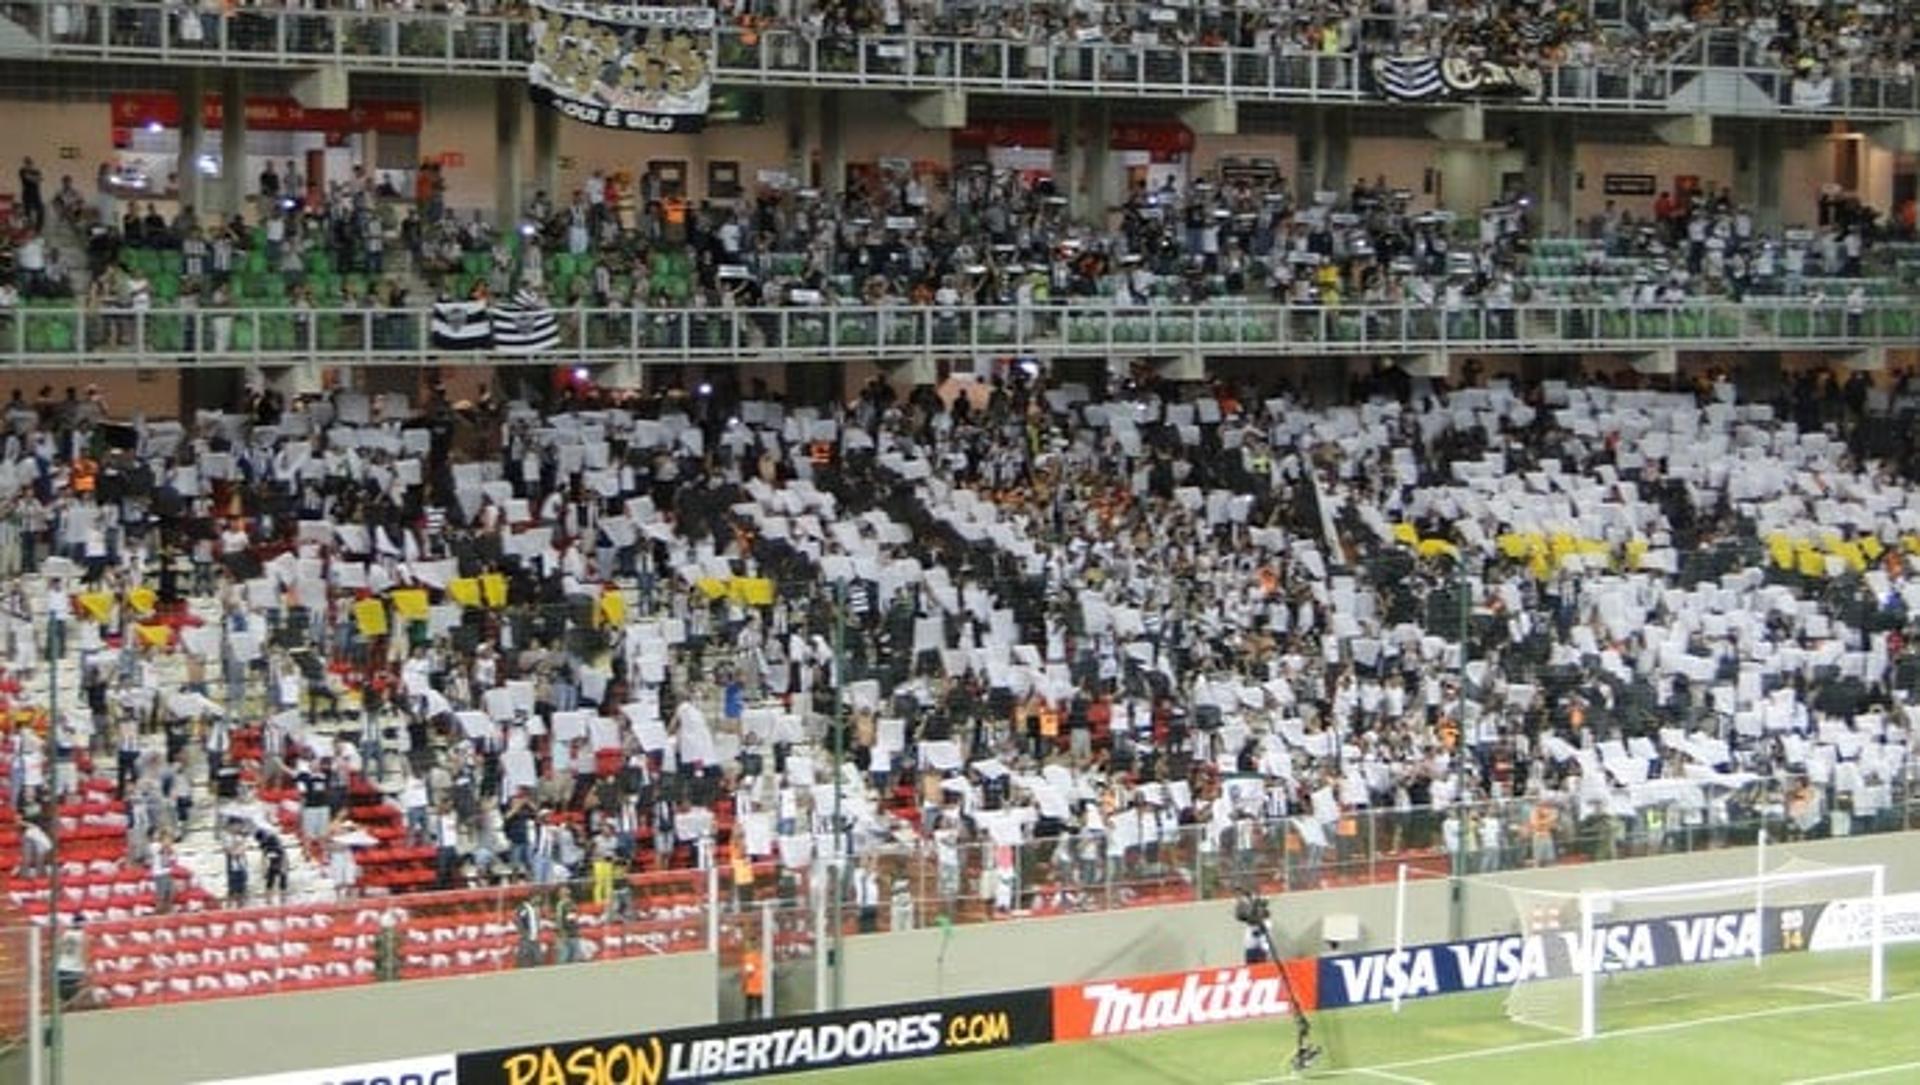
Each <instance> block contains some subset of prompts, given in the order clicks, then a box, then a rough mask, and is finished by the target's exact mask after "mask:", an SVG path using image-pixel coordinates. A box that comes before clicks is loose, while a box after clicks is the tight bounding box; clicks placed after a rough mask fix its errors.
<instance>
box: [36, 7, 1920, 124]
mask: <svg viewBox="0 0 1920 1085" xmlns="http://www.w3.org/2000/svg"><path fill="white" fill-rule="evenodd" d="M8 11H9V12H10V14H11V17H12V18H13V19H14V20H15V21H16V22H18V23H19V24H20V25H21V26H22V27H23V28H24V29H25V30H26V31H27V33H28V34H29V35H30V36H31V37H32V38H33V39H35V40H36V41H37V42H38V43H39V48H38V52H37V54H36V55H38V56H40V57H42V58H45V59H69V58H83V57H95V58H110V59H115V60H140V61H153V62H159V63H166V64H192V65H220V66H240V67H285V66H295V67H298V66H313V65H315V64H323V63H324V64H340V65H344V66H347V67H350V68H355V69H363V70H372V71H416V72H455V73H463V74H469V75H519V74H521V73H522V72H524V70H525V66H526V63H527V61H528V59H529V56H530V47H529V45H528V39H527V33H526V22H525V20H524V19H520V18H480V17H474V16H465V15H462V16H452V15H447V14H442V13H432V12H354V11H312V10H304V9H295V10H278V9H273V8H250V9H245V10H241V11H237V12H234V13H232V14H230V15H229V14H220V13H214V12H206V11H201V10H198V9H194V8H189V9H186V10H182V9H179V8H167V7H161V6H159V5H154V4H133V3H115V2H104V0H78V2H73V3H63V2H62V3H57V2H55V0H27V2H16V3H14V4H12V5H10V6H9V7H8ZM712 34H713V45H712V54H711V55H712V56H713V57H714V59H715V65H714V73H715V77H716V79H718V80H719V81H720V82H722V83H726V84H735V85H744V86H754V85H762V86H815V87H849V88H851V87H868V88H874V89H887V90H980V91H995V92H1007V93H1020V94H1035V95H1057V94H1076V95H1086V96H1098V97H1109V98H1111V97H1121V98H1142V97H1151V98H1169V97H1173V98H1227V97H1230V98H1233V99H1235V100H1237V101H1246V102H1261V101H1287V102H1313V101H1318V102H1329V103H1352V102H1362V101H1371V100H1377V99H1375V98H1374V96H1373V95H1372V94H1370V93H1369V92H1368V91H1367V90H1365V89H1363V88H1364V85H1365V84H1364V81H1363V78H1362V76H1363V71H1362V66H1363V64H1365V63H1366V59H1365V57H1363V56H1362V55H1361V54H1358V53H1351V52H1349V53H1331V54H1328V53H1309V52H1305V51H1299V52H1293V51H1287V50H1282V51H1279V52H1275V51H1273V50H1269V49H1255V48H1207V47H1198V46H1177V47H1176V46H1164V45H1154V44H1115V43H1109V42H1034V43H1029V42H1017V41H1002V40H990V39H981V38H964V37H919V36H887V35H867V34H863V35H860V36H858V37H814V36H810V35H807V34H804V33H801V32H798V31H793V30H777V29H774V30H759V31H745V30H742V29H740V28H737V27H731V26H720V27H717V28H715V29H714V30H713V31H712ZM1715 59H1724V57H1723V55H1722V53H1720V52H1713V51H1709V50H1708V49H1707V48H1706V47H1705V46H1704V45H1702V46H1701V47H1700V48H1699V49H1698V50H1696V51H1695V53H1694V54H1691V55H1688V56H1687V57H1686V58H1685V62H1667V63H1647V62H1636V63H1631V64H1628V63H1617V64H1616V63H1604V64H1594V65H1583V66H1571V65H1568V66H1558V67H1549V68H1546V69H1544V70H1543V73H1542V74H1543V77H1544V83H1545V93H1544V95H1543V96H1542V98H1540V99H1538V100H1527V101H1521V100H1519V99H1511V100H1502V102H1501V104H1502V105H1503V107H1513V108H1551V109H1580V110H1595V111H1609V112H1621V111H1625V112H1649V113H1676V112H1696V111H1706V112H1710V113H1716V114H1739V115H1762V116H1764V115H1773V114H1796V115H1807V116H1856V117H1857V116H1888V117H1895V116H1905V115H1909V114H1911V113H1912V112H1913V111H1914V110H1915V109H1916V108H1920V92H1917V90H1916V86H1915V83H1914V81H1912V80H1909V79H1899V78H1894V77H1883V76H1875V75H1855V76H1837V77H1835V79H1834V80H1833V82H1832V83H1831V89H1830V92H1828V93H1827V94H1825V95H1824V96H1822V97H1821V98H1819V99H1818V100H1806V99H1805V98H1804V97H1801V98H1797V97H1796V95H1795V93H1794V85H1793V84H1794V79H1793V76H1792V74H1791V73H1790V72H1788V71H1787V70H1785V69H1784V68H1781V67H1779V66H1768V65H1763V64H1753V63H1748V64H1744V65H1741V66H1726V65H1719V64H1713V63H1710V62H1711V61H1713V60H1715ZM1741 59H1743V60H1749V61H1751V60H1752V59H1753V58H1750V57H1743V58H1741Z"/></svg>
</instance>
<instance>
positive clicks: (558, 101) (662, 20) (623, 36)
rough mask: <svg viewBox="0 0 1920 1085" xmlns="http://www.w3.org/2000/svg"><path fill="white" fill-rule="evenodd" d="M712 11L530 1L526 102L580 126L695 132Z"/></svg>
mask: <svg viewBox="0 0 1920 1085" xmlns="http://www.w3.org/2000/svg"><path fill="white" fill-rule="evenodd" d="M712 31H713V9H712V8H709V7H701V8H694V7H610V6H591V7H590V6H588V5H586V4H579V3H566V2H563V0H534V4H533V24H532V37H533V61H532V62H531V63H529V64H528V65H527V89H528V93H529V94H530V95H531V96H532V98H533V100H534V101H535V102H536V103H538V104H540V105H544V106H548V107H550V108H553V109H557V110H559V111H560V112H562V113H564V114H566V115H567V116H569V117H572V118H573V119H574V120H577V121H580V122H582V123H584V124H592V125H596V126H598V127H601V128H617V129H621V130H623V131H632V132H697V131H699V130H700V129H701V127H702V126H703V125H705V123H706V117H707V103H708V99H709V97H710V96H711V94H712V91H713V56H712V51H713V34H712Z"/></svg>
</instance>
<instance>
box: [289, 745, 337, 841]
mask: <svg viewBox="0 0 1920 1085" xmlns="http://www.w3.org/2000/svg"><path fill="white" fill-rule="evenodd" d="M327 775H328V773H327V767H326V765H325V764H324V763H322V764H320V765H317V766H316V765H311V764H308V763H306V762H302V763H301V765H300V768H299V769H298V770H297V771H296V772H295V773H294V777H293V779H294V786H295V787H296V788H298V789H299V791H300V836H301V838H302V839H304V840H306V841H308V842H309V843H312V842H314V841H318V840H320V839H321V838H322V837H325V836H326V835H327V828H328V826H330V825H332V824H333V812H332V808H331V806H330V804H329V803H328V801H327V799H328V796H327Z"/></svg>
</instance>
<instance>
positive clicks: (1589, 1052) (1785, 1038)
mask: <svg viewBox="0 0 1920 1085" xmlns="http://www.w3.org/2000/svg"><path fill="white" fill-rule="evenodd" d="M1832 958H1838V960H1834V959H1832ZM1600 982H1601V984H1602V986H1601V988H1600V991H1599V995H1598V999H1597V1005H1598V1019H1599V1031H1600V1034H1599V1036H1598V1037H1597V1038H1596V1039H1594V1040H1591V1041H1581V1040H1579V1039H1577V1038H1575V1037H1573V1036H1570V1035H1567V1034H1565V1033H1561V1032H1556V1031H1554V1030H1552V1029H1548V1028H1544V1027H1541V1026H1537V1025H1528V1024H1521V1023H1518V1022H1516V1021H1514V1020H1512V1019H1511V1018H1510V1017H1509V1016H1508V1013H1507V1009H1506V1003H1507V992H1505V991H1488V992H1480V993H1476V994H1464V995H1447V996H1441V997H1437V998H1430V999H1423V1000H1419V1001H1412V1002H1407V1003H1405V1004H1403V1005H1402V1007H1401V1009H1400V1012H1399V1013H1398V1014H1395V1013H1393V1012H1392V1010H1391V1008H1389V1007H1386V1006H1368V1007H1362V1008H1357V1009H1343V1010H1331V1011H1328V1012H1326V1013H1321V1014H1315V1015H1314V1018H1313V1024H1314V1036H1315V1039H1316V1041H1317V1042H1318V1043H1319V1044H1321V1046H1323V1047H1324V1048H1325V1049H1326V1055H1325V1057H1324V1058H1322V1059H1321V1061H1320V1062H1319V1064H1318V1065H1316V1066H1315V1067H1314V1068H1313V1069H1312V1070H1309V1071H1308V1072H1306V1073H1305V1074H1296V1073H1294V1072H1293V1071H1292V1070H1291V1069H1289V1067H1288V1059H1289V1057H1290V1056H1291V1055H1292V1053H1293V1025H1292V1023H1291V1022H1289V1021H1286V1020H1263V1021H1255V1022H1247V1023H1240V1024H1232V1025H1216V1026H1209V1027H1202V1028H1192V1029H1183V1030H1176V1031H1171V1032H1161V1033H1155V1034H1152V1035H1148V1036H1138V1037H1128V1038H1124V1039H1115V1040H1099V1041H1086V1042H1078V1043H1067V1044H1050V1045H1046V1046H1042V1047H1032V1048H1026V1049H1020V1050H1005V1051H995V1052H989V1053H983V1054H977V1055H951V1056H947V1057H945V1058H940V1059H932V1060H928V1061H925V1062H903V1063H891V1064H888V1065H884V1066H876V1067H869V1068H864V1069H858V1070H844V1071H835V1072H827V1073H819V1074H811V1075H803V1076H804V1077H807V1078H809V1079H816V1080H818V1081H819V1082H820V1083H821V1085H864V1083H867V1082H873V1083H876V1085H877V1083H879V1082H887V1083H889V1085H894V1083H899V1085H972V1083H976V1082H978V1083H982V1085H985V1083H993V1085H1017V1083H1024V1082H1032V1083H1036V1085H1068V1083H1077V1082H1097V1083H1099V1085H1126V1083H1132V1082H1139V1083H1147V1082H1177V1083H1182V1085H1279V1083H1281V1082H1289V1081H1303V1082H1304V1081H1327V1082H1373V1083H1376V1085H1377V1083H1380V1082H1399V1083H1401V1085H1465V1083H1468V1082H1472V1083H1474V1085H1485V1083H1488V1082H1498V1083H1501V1085H1507V1083H1518V1085H1526V1083H1531V1082H1541V1083H1551V1085H1584V1083H1588V1082H1593V1083H1599V1082H1627V1083H1631V1085H1666V1083H1669V1082H1672V1083H1676V1085H1677V1083H1685V1085H1718V1083H1721V1082H1728V1083H1739V1085H1769V1083H1770V1085H1790V1083H1791V1085H1815V1083H1820V1085H1824V1083H1827V1082H1833V1083H1836V1085H1837V1083H1840V1082H1862V1083H1864V1085H1893V1083H1896V1082H1920V947H1910V948H1903V949H1902V950H1901V951H1900V952H1898V953H1896V952H1893V951H1891V950H1889V952H1888V954H1887V961H1886V994H1887V1000H1886V1001H1884V1002H1881V1003H1877V1004H1875V1003H1867V1002H1864V1001H1862V998H1863V997H1864V994H1865V992H1866V989H1867V962H1866V959H1865V956H1864V955H1858V954H1853V953H1841V954H1831V955H1829V954H1784V955H1780V956H1777V957H1774V958H1771V959H1770V960H1768V961H1767V962H1766V963H1765V964H1764V965H1763V966H1760V967H1756V966H1755V965H1754V964H1753V963H1752V962H1751V961H1740V962H1730V963H1724V964H1716V965H1703V966H1695V967H1692V968H1670V969H1661V970H1659V971H1655V972H1646V973H1638V974H1634V975H1629V976H1615V977H1611V978H1603V979H1602V980H1601V981H1600ZM1548 1001H1549V1002H1550V1003H1551V1005H1550V1006H1549V1010H1550V1012H1551V1014H1552V1016H1553V1017H1554V1018H1555V1019H1556V1020H1565V1021H1566V1023H1567V1024H1568V1026H1569V1027H1571V1026H1572V1025H1573V1023H1574V1022H1575V1021H1576V1020H1577V1018H1578V1012H1579V1011H1578V1005H1579V1003H1578V995H1577V994H1573V995H1572V996H1571V998H1570V999H1569V998H1568V997H1567V995H1566V993H1565V992H1564V991H1563V992H1559V993H1555V994H1553V995H1551V996H1550V997H1549V999H1548Z"/></svg>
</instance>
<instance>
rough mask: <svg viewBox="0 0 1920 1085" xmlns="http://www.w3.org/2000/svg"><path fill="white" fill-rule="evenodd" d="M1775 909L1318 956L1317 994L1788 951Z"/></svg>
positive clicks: (1444, 987) (1504, 983)
mask: <svg viewBox="0 0 1920 1085" xmlns="http://www.w3.org/2000/svg"><path fill="white" fill-rule="evenodd" d="M1775 911H1776V910H1775V909H1767V910H1766V911H1765V912H1763V913H1756V912H1755V911H1754V910H1753V909H1751V908H1748V909H1744V910H1741V911H1727V912H1711V913H1706V914H1701V915H1685V916H1662V917H1659V918H1650V919H1641V920H1629V921H1622V922H1613V923H1601V924H1597V925H1595V927H1594V929H1593V933H1592V937H1591V939H1590V940H1588V941H1586V942H1585V944H1582V936H1581V933H1580V931H1579V929H1578V928H1575V929H1572V930H1542V931H1536V932H1530V933H1527V934H1509V935H1498V936H1494V937H1490V938H1475V939H1472V940H1469V941H1464V942H1443V943H1436V944H1430V945H1419V946H1409V947H1407V948H1405V949H1399V950H1391V949H1387V950H1374V951H1372V952H1368V953H1349V954H1343V955H1341V956H1336V957H1322V958H1320V965H1319V972H1320V975H1319V983H1318V987H1317V996H1318V999H1319V1005H1320V1007H1321V1008H1322V1009H1333V1008H1336V1007H1340V1006H1365V1005H1370V1004H1372V1003H1376V1002H1391V1001H1393V1000H1394V999H1396V998H1399V999H1410V998H1427V997H1430V996H1432V995H1444V994H1453V993H1455V992H1459V991H1484V990H1489V989H1494V988H1501V987H1511V986H1513V985H1514V984H1516V983H1524V982H1528V981H1532V980H1543V979H1558V978H1565V977H1569V976H1576V975H1580V974H1582V972H1584V971H1586V970H1589V969H1590V970H1594V971H1598V972H1601V973H1609V972H1633V971H1639V970H1641V969H1648V968H1666V967H1668V966H1671V965H1686V964H1707V963H1710V962H1713V961H1726V960H1733V959H1735V958H1739V957H1751V956H1753V955H1754V953H1755V952H1756V951H1757V952H1762V953H1774V952H1778V951H1779V950H1781V949H1783V948H1784V949H1795V948H1800V947H1799V946H1796V945H1793V944H1792V943H1791V940H1783V939H1782V937H1781V934H1780V927H1779V924H1778V922H1777V921H1770V920H1772V919H1774V915H1773V913H1774V912H1775Z"/></svg>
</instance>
